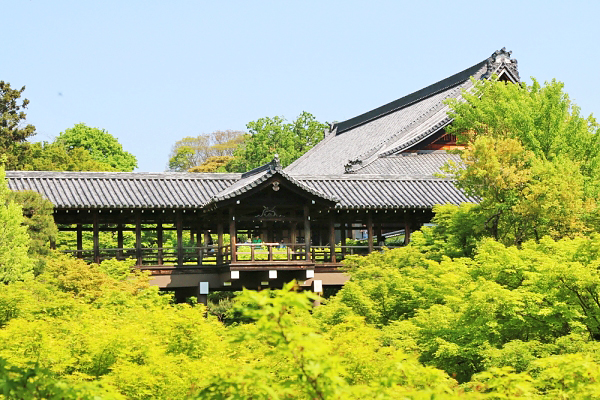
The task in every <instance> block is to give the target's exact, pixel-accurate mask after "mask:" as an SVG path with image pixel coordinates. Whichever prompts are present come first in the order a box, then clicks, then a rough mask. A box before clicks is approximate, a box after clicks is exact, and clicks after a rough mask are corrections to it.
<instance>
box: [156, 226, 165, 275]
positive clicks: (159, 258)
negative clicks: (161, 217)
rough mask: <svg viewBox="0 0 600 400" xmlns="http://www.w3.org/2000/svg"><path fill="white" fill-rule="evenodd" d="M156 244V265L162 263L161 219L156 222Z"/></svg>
mask: <svg viewBox="0 0 600 400" xmlns="http://www.w3.org/2000/svg"><path fill="white" fill-rule="evenodd" d="M156 245H157V246H158V252H157V255H156V258H157V260H156V262H157V264H158V265H162V263H163V226H162V221H158V223H157V224H156Z"/></svg>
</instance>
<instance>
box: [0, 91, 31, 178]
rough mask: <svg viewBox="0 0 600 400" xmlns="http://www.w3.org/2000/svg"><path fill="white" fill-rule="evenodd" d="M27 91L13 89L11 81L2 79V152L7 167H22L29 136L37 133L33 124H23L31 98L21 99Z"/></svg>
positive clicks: (0, 125)
mask: <svg viewBox="0 0 600 400" xmlns="http://www.w3.org/2000/svg"><path fill="white" fill-rule="evenodd" d="M24 91H25V86H23V87H22V88H21V89H12V88H11V87H10V83H8V82H4V81H0V152H1V153H2V154H4V155H5V157H6V160H5V167H6V168H8V169H20V168H22V166H23V165H24V163H25V158H26V157H27V156H28V150H29V144H28V143H27V142H26V140H27V138H29V137H30V136H33V135H35V127H34V126H33V125H31V124H27V125H25V126H23V122H24V121H25V119H26V117H27V115H26V114H25V109H26V108H27V105H28V104H29V100H27V99H23V100H20V98H21V95H22V94H23V92H24Z"/></svg>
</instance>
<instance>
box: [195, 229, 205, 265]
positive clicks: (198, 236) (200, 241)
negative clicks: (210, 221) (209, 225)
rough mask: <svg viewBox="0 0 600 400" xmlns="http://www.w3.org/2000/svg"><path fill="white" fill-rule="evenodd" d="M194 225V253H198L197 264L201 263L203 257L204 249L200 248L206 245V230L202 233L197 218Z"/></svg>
mask: <svg viewBox="0 0 600 400" xmlns="http://www.w3.org/2000/svg"><path fill="white" fill-rule="evenodd" d="M196 227H197V228H196V240H197V242H196V247H197V248H196V253H197V254H198V265H202V259H203V258H204V250H203V249H202V246H205V247H206V232H204V235H203V232H202V221H201V220H198V223H197V225H196ZM203 236H204V237H203Z"/></svg>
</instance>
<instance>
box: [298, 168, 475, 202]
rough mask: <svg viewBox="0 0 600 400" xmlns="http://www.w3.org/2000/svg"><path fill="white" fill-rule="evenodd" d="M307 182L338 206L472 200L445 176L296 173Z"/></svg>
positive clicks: (301, 179)
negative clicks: (332, 197)
mask: <svg viewBox="0 0 600 400" xmlns="http://www.w3.org/2000/svg"><path fill="white" fill-rule="evenodd" d="M298 179H299V180H300V181H302V182H303V183H304V184H306V185H307V186H310V187H311V188H313V189H315V190H319V191H320V192H323V193H326V194H328V195H330V196H336V197H338V198H340V199H341V200H340V202H339V203H338V204H337V205H336V208H341V209H373V208H379V209H402V208H423V209H428V208H431V207H433V206H434V205H436V204H455V205H459V204H462V203H476V202H477V199H475V198H472V197H468V196H466V195H465V194H464V193H463V192H462V191H460V190H459V189H457V188H456V186H454V182H453V181H452V180H449V179H439V178H432V177H424V176H422V177H406V176H391V175H386V176H371V175H341V176H322V177H298Z"/></svg>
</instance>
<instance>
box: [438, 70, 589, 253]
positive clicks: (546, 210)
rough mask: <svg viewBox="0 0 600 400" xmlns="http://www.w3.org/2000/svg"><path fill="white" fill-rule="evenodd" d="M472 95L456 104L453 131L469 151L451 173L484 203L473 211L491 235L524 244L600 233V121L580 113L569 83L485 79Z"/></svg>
mask: <svg viewBox="0 0 600 400" xmlns="http://www.w3.org/2000/svg"><path fill="white" fill-rule="evenodd" d="M464 98H465V100H466V101H464V102H462V101H456V100H453V101H450V106H451V107H452V109H453V112H452V113H451V116H452V117H453V118H454V124H453V125H452V126H451V127H450V128H449V129H448V131H449V132H451V133H455V134H457V135H459V138H460V139H461V140H462V141H463V143H464V144H465V145H466V147H465V149H464V151H462V161H463V164H462V165H453V166H451V167H450V168H449V171H450V172H451V173H452V174H454V176H455V177H456V178H457V184H458V186H459V187H460V188H461V189H463V190H465V191H466V192H467V193H468V194H470V195H472V196H475V197H478V198H480V199H481V202H480V204H479V205H478V206H477V207H475V208H473V209H472V210H471V212H473V213H480V214H481V215H482V217H483V218H484V223H483V226H484V228H485V230H486V232H487V233H488V234H490V235H491V236H493V237H494V238H496V239H499V240H502V241H503V242H504V243H507V244H508V243H513V244H519V243H521V242H523V241H526V240H528V239H531V238H534V239H540V238H541V237H543V236H545V235H550V236H552V237H553V238H556V239H559V238H562V237H573V236H574V235H577V234H580V233H585V232H591V231H594V230H597V224H596V223H594V222H593V221H595V220H597V214H598V209H597V201H596V200H597V197H598V194H599V193H600V192H599V190H600V186H599V183H598V182H600V180H599V179H598V178H600V176H599V171H600V135H598V134H597V131H598V124H597V123H596V121H595V120H594V118H593V117H591V116H590V117H588V118H583V117H581V116H580V114H579V108H578V107H577V106H575V105H573V104H572V103H571V102H570V100H569V97H568V95H567V94H566V93H564V92H563V84H562V83H560V82H556V81H552V82H550V83H548V84H546V85H544V86H541V85H540V84H538V83H537V82H536V81H535V80H534V82H533V84H532V85H530V86H528V85H525V84H521V85H516V84H506V83H504V82H500V81H495V80H490V81H480V82H476V83H475V90H474V91H473V92H472V93H464ZM465 167H466V168H465Z"/></svg>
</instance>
